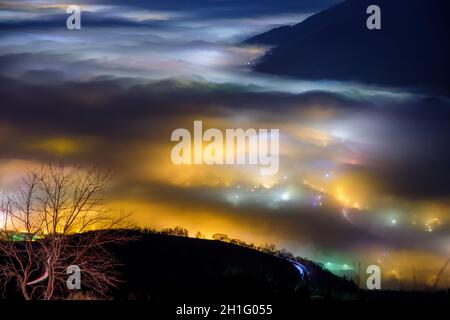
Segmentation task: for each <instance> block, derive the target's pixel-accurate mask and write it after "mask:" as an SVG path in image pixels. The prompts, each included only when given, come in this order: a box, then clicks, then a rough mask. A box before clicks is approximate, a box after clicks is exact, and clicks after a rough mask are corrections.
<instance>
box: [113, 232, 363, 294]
mask: <svg viewBox="0 0 450 320" xmlns="http://www.w3.org/2000/svg"><path fill="white" fill-rule="evenodd" d="M139 237H140V238H139V240H137V241H133V242H130V243H128V244H126V245H121V246H118V247H115V248H114V249H113V250H114V252H115V254H116V256H117V257H118V258H119V259H120V260H121V261H122V262H123V267H122V270H121V272H122V275H123V280H124V282H123V283H122V285H121V286H120V288H119V289H118V290H115V291H114V298H115V299H149V300H170V301H172V300H182V301H186V300H190V299H192V300H199V299H201V301H205V300H206V301H225V300H233V299H237V300H239V301H251V300H255V301H262V300H264V299H271V298H274V297H275V298H286V299H295V300H298V301H302V300H309V299H310V297H311V296H313V295H314V296H317V297H334V298H348V297H351V296H352V295H353V296H355V295H356V294H357V292H358V289H357V288H356V286H355V285H354V284H353V283H351V282H349V281H346V280H343V279H341V278H339V277H336V276H335V275H333V274H331V273H330V272H328V271H325V270H323V269H322V268H320V267H319V266H317V265H315V264H313V263H308V262H305V264H308V269H309V270H310V274H311V279H310V280H309V281H306V280H302V279H301V277H300V274H299V272H298V271H297V269H296V268H295V267H294V266H293V265H292V263H291V262H289V261H288V260H286V259H283V258H279V257H275V256H272V255H269V254H265V253H263V252H260V251H256V250H253V249H249V248H245V247H242V246H237V245H233V244H230V243H225V242H221V241H212V240H202V239H192V238H186V237H176V236H168V235H161V234H146V233H144V234H141V235H140V236H139ZM243 299H244V300H243Z"/></svg>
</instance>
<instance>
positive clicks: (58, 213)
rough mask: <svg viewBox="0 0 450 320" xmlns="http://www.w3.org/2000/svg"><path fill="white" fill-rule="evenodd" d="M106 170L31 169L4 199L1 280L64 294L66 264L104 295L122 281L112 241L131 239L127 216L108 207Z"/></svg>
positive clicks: (30, 290) (39, 293)
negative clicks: (124, 225) (125, 227)
mask: <svg viewBox="0 0 450 320" xmlns="http://www.w3.org/2000/svg"><path fill="white" fill-rule="evenodd" d="M108 180H109V175H108V174H102V173H99V171H97V170H95V168H91V169H88V170H83V169H80V168H78V169H74V168H67V167H64V166H62V165H57V166H55V165H46V166H43V167H42V168H41V169H40V170H35V171H30V172H28V173H27V175H26V176H25V178H24V179H23V181H22V184H21V186H20V187H19V188H18V190H17V191H15V192H13V193H4V194H3V196H2V199H1V203H0V215H1V216H0V222H1V226H0V284H1V285H2V286H3V288H5V289H6V287H7V286H8V285H17V287H18V288H19V289H20V290H21V292H22V295H23V297H24V299H26V300H31V299H58V298H64V297H66V296H67V295H68V293H69V291H68V288H67V285H66V280H67V278H68V275H67V268H68V266H71V265H77V266H78V267H79V268H80V269H81V274H82V286H83V289H87V290H91V291H93V292H96V294H98V295H99V296H101V297H106V296H107V294H108V292H109V289H110V288H111V287H115V286H117V284H118V282H119V278H118V273H117V272H116V271H115V270H116V268H115V267H117V265H118V262H117V261H116V259H115V258H114V256H113V254H112V253H111V252H110V251H109V250H108V246H109V245H111V244H113V243H117V242H121V241H124V240H127V237H126V236H125V233H123V232H122V233H121V232H118V231H113V229H116V228H120V227H122V223H123V222H124V221H125V218H126V216H125V215H123V214H121V215H119V216H116V217H113V215H112V214H111V213H110V212H108V211H107V210H105V208H104V202H105V201H104V198H103V191H104V190H105V188H106V183H107V181H108Z"/></svg>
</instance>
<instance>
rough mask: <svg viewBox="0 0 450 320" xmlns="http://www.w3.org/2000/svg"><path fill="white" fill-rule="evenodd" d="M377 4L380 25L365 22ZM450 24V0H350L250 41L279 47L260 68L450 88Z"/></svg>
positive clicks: (280, 72) (308, 75) (306, 76)
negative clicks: (373, 26) (375, 27)
mask: <svg viewBox="0 0 450 320" xmlns="http://www.w3.org/2000/svg"><path fill="white" fill-rule="evenodd" d="M372 4H376V5H378V6H379V7H380V8H381V30H369V29H367V27H366V20H367V18H368V16H369V15H368V14H367V13H366V9H367V7H368V6H369V5H372ZM449 26H450V2H449V1H447V0H432V1H427V0H408V1H392V0H348V1H345V2H342V3H341V4H339V5H336V6H334V7H331V8H329V9H327V10H324V11H322V12H319V13H317V14H315V15H313V16H311V17H309V18H307V19H306V20H304V21H303V22H301V23H299V24H296V25H294V26H283V27H279V28H276V29H273V30H270V31H268V32H266V33H263V34H260V35H257V36H255V37H253V38H250V39H248V40H247V41H246V43H252V44H256V43H258V44H264V45H269V46H274V48H272V49H271V50H269V51H268V52H267V53H266V55H265V56H264V57H263V58H262V59H261V60H260V61H259V62H258V63H257V64H256V65H255V67H254V69H255V70H256V71H259V72H265V73H271V74H276V75H284V76H291V77H298V78H304V79H332V80H354V81H359V82H364V83H368V84H377V85H386V86H411V87H416V86H417V87H422V88H423V87H425V88H428V89H438V90H440V91H445V92H446V93H448V91H449V90H448V89H449V88H450V72H449V71H450V68H449V65H450V63H449V56H450V50H449V47H450V46H449V35H448V31H449V30H450V28H449Z"/></svg>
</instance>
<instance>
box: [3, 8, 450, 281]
mask: <svg viewBox="0 0 450 320" xmlns="http://www.w3.org/2000/svg"><path fill="white" fill-rule="evenodd" d="M339 2H340V1H335V0H305V1H297V0H278V1H269V0H252V1H238V0H193V1H181V0H175V1H172V0H152V1H143V0H142V1H137V0H131V1H115V0H104V1H100V0H98V1H95V0H93V1H75V0H71V1H70V3H66V2H64V1H22V0H19V1H17V0H15V1H3V2H0V9H1V11H0V97H1V100H0V184H1V185H2V186H8V185H12V184H15V183H18V179H19V177H20V176H21V175H23V173H24V172H26V170H27V169H29V168H33V167H37V166H40V163H41V162H43V161H48V160H57V159H64V160H65V161H66V162H67V163H69V164H81V165H87V164H91V163H98V164H100V165H101V166H103V167H104V168H107V169H110V170H113V171H114V172H115V175H114V179H113V181H112V182H111V187H110V189H109V193H108V195H107V197H108V199H109V203H110V206H111V207H113V208H124V209H126V210H127V211H133V212H134V214H133V219H134V220H135V222H136V223H137V224H138V225H141V226H146V227H152V228H165V227H174V226H183V227H186V228H187V229H188V230H189V231H190V233H191V234H192V235H194V234H195V233H196V232H197V231H201V232H202V233H203V234H205V235H206V236H208V237H211V236H212V235H213V234H214V233H226V234H228V235H229V236H230V237H232V238H239V239H242V240H245V241H247V242H254V243H256V244H266V243H274V244H276V245H277V247H279V248H286V249H288V250H290V251H292V252H293V253H295V254H298V255H301V256H304V257H307V258H310V259H313V260H316V261H319V262H321V263H323V264H324V265H325V266H326V267H327V268H329V269H330V270H331V271H333V272H336V273H338V274H345V273H346V272H349V271H351V269H352V265H353V262H357V261H360V262H362V263H363V265H370V264H379V265H380V266H381V268H382V272H383V279H384V285H383V286H384V287H385V288H386V287H391V288H400V287H402V288H411V286H412V278H413V275H415V277H416V280H417V282H419V283H427V284H432V283H433V281H434V277H435V275H436V273H437V272H438V270H439V268H440V267H441V266H442V265H443V264H444V263H445V261H446V259H447V257H449V256H450V233H449V231H450V211H449V210H450V201H449V200H450V170H449V156H450V154H449V153H450V126H449V123H450V102H449V99H448V96H445V95H444V96H443V95H437V94H436V95H434V94H430V93H424V92H418V91H417V90H413V89H408V88H402V89H400V88H394V87H378V86H374V85H370V86H369V85H364V84H359V83H356V82H344V81H342V82H341V81H330V80H326V79H324V80H320V81H307V80H301V79H298V80H294V79H289V78H284V77H275V76H269V75H263V74H259V73H256V72H253V71H252V70H251V67H252V65H253V64H254V63H255V61H256V60H255V59H257V58H258V57H260V56H261V55H263V54H264V52H265V51H266V49H267V48H264V47H261V46H256V45H243V44H242V42H243V41H244V40H245V39H247V38H249V37H251V36H253V35H256V34H258V33H261V32H264V31H267V30H270V29H272V28H274V27H277V26H280V25H286V24H294V23H298V22H300V21H302V20H304V19H305V18H307V17H308V16H310V15H311V14H314V13H316V12H318V11H320V10H323V9H325V8H327V7H329V6H332V5H335V4H337V3H339ZM69 4H79V5H80V6H81V8H82V15H81V17H82V18H81V19H82V29H81V30H76V31H69V30H67V29H66V24H65V19H66V17H67V16H68V15H67V14H66V13H65V10H66V8H67V7H68V5H69ZM330 54H332V53H330ZM194 120H203V125H204V126H205V127H209V128H222V129H223V128H239V127H242V128H279V129H280V171H279V173H278V175H275V176H261V175H260V174H259V167H253V166H243V165H241V166H220V165H215V166H205V165H203V166H194V165H184V166H176V165H174V164H173V163H172V162H171V160H170V151H171V148H172V147H173V145H174V144H173V143H172V142H171V141H170V134H171V132H172V131H173V130H174V129H176V128H183V127H184V128H188V129H190V130H192V126H193V121H194ZM412 270H415V271H412ZM441 285H446V286H449V285H450V271H447V272H446V273H445V274H444V275H443V277H442V279H441Z"/></svg>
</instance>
